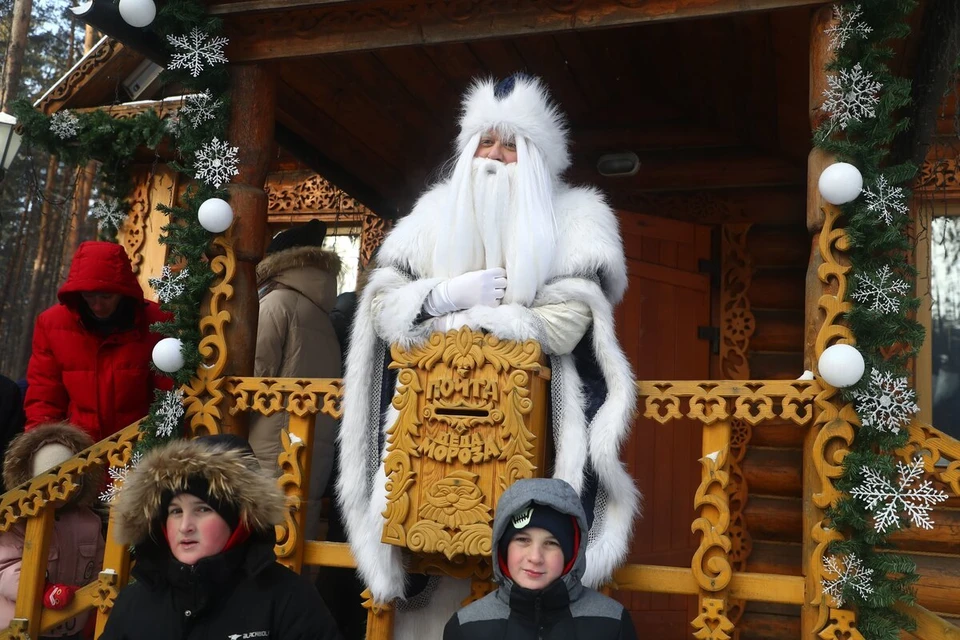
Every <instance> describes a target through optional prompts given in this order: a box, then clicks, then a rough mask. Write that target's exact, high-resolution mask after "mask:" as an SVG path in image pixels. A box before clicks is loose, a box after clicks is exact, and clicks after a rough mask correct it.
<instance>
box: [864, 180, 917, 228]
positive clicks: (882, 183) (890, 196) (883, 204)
mask: <svg viewBox="0 0 960 640" xmlns="http://www.w3.org/2000/svg"><path fill="white" fill-rule="evenodd" d="M863 193H864V195H865V196H866V198H867V210H868V211H873V212H875V213H876V214H877V220H883V221H884V222H885V223H887V224H888V225H890V224H893V216H894V214H900V215H906V214H907V212H909V209H908V208H907V203H906V201H905V200H906V198H905V197H904V194H903V189H901V188H900V187H891V186H890V184H889V183H888V182H887V179H886V178H885V177H884V176H880V177H879V178H878V179H877V187H876V189H865V190H864V192H863Z"/></svg>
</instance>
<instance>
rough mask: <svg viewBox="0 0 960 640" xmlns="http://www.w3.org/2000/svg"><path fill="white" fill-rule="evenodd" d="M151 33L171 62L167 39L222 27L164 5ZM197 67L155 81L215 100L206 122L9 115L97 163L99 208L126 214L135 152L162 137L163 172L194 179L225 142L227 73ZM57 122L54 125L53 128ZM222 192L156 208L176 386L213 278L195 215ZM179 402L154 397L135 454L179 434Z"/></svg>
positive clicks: (28, 131)
mask: <svg viewBox="0 0 960 640" xmlns="http://www.w3.org/2000/svg"><path fill="white" fill-rule="evenodd" d="M150 28H151V29H152V30H154V31H155V32H156V33H157V34H158V35H159V36H160V37H161V39H163V41H164V42H166V43H167V49H168V52H169V53H170V54H171V56H172V55H173V54H174V53H175V52H176V51H177V45H176V43H175V42H173V41H172V39H173V38H179V39H181V41H182V39H183V38H184V37H185V36H186V35H188V34H190V33H191V32H193V31H194V30H199V31H200V32H201V33H203V34H206V36H208V37H210V38H216V37H219V34H220V32H221V30H222V24H221V21H220V20H219V19H216V18H211V17H209V16H207V15H206V9H205V7H204V6H203V4H202V3H201V2H199V1H197V0H170V1H169V2H166V3H164V4H163V7H162V8H161V9H160V11H159V12H158V15H157V18H156V20H155V21H154V23H153V24H152V25H151V26H150ZM181 53H182V48H181ZM207 62H209V61H207ZM169 66H172V65H169ZM199 66H200V67H202V69H199V73H197V74H196V75H194V74H193V73H191V70H190V69H182V68H181V69H168V70H167V71H165V72H164V74H163V75H162V76H161V81H162V83H163V84H164V85H165V86H166V85H171V84H176V85H179V86H182V87H183V88H184V89H185V90H186V92H187V93H193V94H202V93H204V92H209V94H210V95H212V96H213V97H214V98H215V99H214V100H212V101H211V102H210V104H209V114H207V115H208V116H209V117H206V118H188V117H186V116H185V115H184V114H183V113H182V112H181V113H180V115H179V116H178V117H177V118H175V119H168V120H161V118H160V117H159V116H158V115H157V113H156V112H154V111H152V110H150V111H145V112H143V113H140V114H138V115H137V116H135V117H132V118H128V119H115V118H112V117H111V116H110V115H109V114H108V113H107V112H106V111H104V110H94V111H89V112H83V113H72V114H71V113H69V112H68V113H64V112H59V113H58V114H54V116H52V117H47V116H46V115H44V114H42V113H39V112H37V111H35V110H34V109H33V108H32V106H31V105H30V104H29V103H28V102H26V101H20V102H18V103H17V104H16V105H15V106H14V112H15V114H16V116H17V118H18V120H19V122H20V123H22V125H23V131H24V141H25V142H26V143H27V144H31V145H36V146H40V147H42V148H44V149H45V150H46V151H48V152H49V153H51V154H55V155H57V156H58V157H59V158H60V160H61V161H63V162H65V163H67V164H76V165H83V164H85V163H87V162H88V161H89V160H92V159H95V160H98V161H100V163H101V164H100V169H99V176H98V179H99V181H100V183H101V187H100V195H101V196H102V197H103V199H104V202H105V206H106V207H110V206H118V207H119V208H120V209H122V211H124V212H127V211H128V210H129V206H130V203H129V202H128V201H127V198H129V196H130V194H131V193H132V191H133V187H134V183H133V177H132V175H131V173H130V167H131V166H132V164H133V158H134V154H135V152H136V151H137V150H138V149H141V148H144V147H145V148H148V149H156V148H157V147H158V146H159V145H160V143H161V142H162V141H163V140H164V139H170V138H172V139H173V140H174V142H175V144H176V149H177V159H176V160H175V161H174V162H171V163H170V166H171V167H173V168H174V169H176V170H177V171H180V172H181V173H183V174H185V175H188V176H195V175H197V172H198V170H199V168H200V167H198V157H197V152H198V151H199V150H200V149H202V148H203V147H204V145H206V144H208V143H209V142H210V141H211V140H213V139H214V138H217V139H219V140H224V138H225V137H226V132H227V126H228V123H229V113H230V101H229V96H228V88H229V86H228V85H229V76H228V74H227V70H226V67H225V65H224V64H222V63H208V64H203V65H199ZM188 100H189V99H188ZM58 116H59V120H60V122H55V119H57V118H58ZM222 186H223V185H221V188H215V187H213V186H210V185H209V184H206V183H205V182H204V181H203V180H201V179H197V180H195V181H194V182H193V183H192V184H191V185H190V186H189V187H188V188H187V190H186V192H185V194H184V196H183V204H182V206H174V207H165V206H160V207H158V208H159V209H160V210H161V211H162V212H164V213H166V214H167V215H168V216H169V219H170V222H169V224H167V225H165V226H164V227H163V232H164V235H163V236H162V237H161V238H160V242H161V243H162V244H165V245H167V247H168V252H167V264H168V265H170V266H171V268H172V269H173V270H174V271H180V272H182V271H186V275H185V276H184V277H183V278H182V279H181V280H180V281H179V284H180V285H181V286H182V290H180V289H178V292H179V295H176V296H173V297H171V298H170V299H168V300H163V301H161V308H162V309H163V310H164V311H168V312H170V313H172V314H173V319H172V320H171V321H168V322H160V323H157V324H155V325H153V326H152V327H151V329H152V330H154V331H157V332H159V333H160V334H162V335H164V336H166V337H171V338H178V339H179V340H181V341H182V342H183V349H182V353H183V356H184V365H183V367H181V368H180V369H179V370H178V371H176V372H174V373H172V374H165V375H170V376H171V377H172V378H173V379H174V381H175V382H176V385H177V386H178V387H179V386H181V385H184V384H187V383H189V381H190V380H191V378H193V376H194V375H195V373H196V371H197V368H198V367H199V366H200V364H201V360H202V358H201V356H200V351H199V344H200V340H201V339H202V337H203V336H202V334H201V331H200V320H201V303H202V301H203V299H204V296H205V295H206V294H207V291H208V290H209V287H210V285H211V283H212V282H213V279H214V275H213V272H212V271H211V270H210V266H209V258H210V256H209V251H210V243H211V240H212V234H211V233H210V232H209V231H207V230H206V229H204V228H203V227H202V226H201V225H200V223H199V221H198V218H197V212H198V209H199V207H200V205H201V204H202V203H203V202H204V201H205V200H207V199H209V198H214V197H216V198H222V199H227V194H226V192H225V191H224V190H223V188H222ZM106 226H107V228H108V230H109V231H110V232H111V234H110V235H112V239H116V231H117V229H116V227H115V226H114V225H112V224H109V222H108V224H107V225H106ZM180 401H181V396H179V395H177V394H176V393H175V392H173V393H169V394H168V393H167V392H160V391H158V392H156V396H155V399H154V402H153V404H152V405H151V406H150V412H149V414H148V415H147V416H146V418H145V419H144V420H143V421H142V422H141V423H140V430H141V431H142V432H143V438H141V440H140V442H139V444H138V445H137V453H138V454H139V453H142V452H144V451H146V450H147V449H149V448H151V447H153V446H156V445H157V444H160V443H162V442H165V441H168V440H170V439H174V438H178V437H180V436H181V434H182V424H183V416H182V412H180V411H179V407H178V406H177V404H178V403H179V402H180ZM171 415H172V416H173V417H172V418H171Z"/></svg>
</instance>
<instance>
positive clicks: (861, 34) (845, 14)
mask: <svg viewBox="0 0 960 640" xmlns="http://www.w3.org/2000/svg"><path fill="white" fill-rule="evenodd" d="M860 15H861V11H860V5H858V4H855V5H853V6H852V7H850V8H849V9H845V8H843V7H842V6H840V5H837V4H835V5H833V19H834V21H835V22H836V24H835V25H834V26H832V27H830V28H829V29H824V30H823V32H824V33H825V34H827V35H828V36H830V49H831V50H832V51H836V50H837V49H842V48H843V46H844V45H845V44H847V42H849V41H850V40H851V39H852V38H858V39H860V40H863V39H864V38H866V37H867V35H869V34H870V33H872V32H873V27H871V26H870V25H868V24H867V23H866V22H863V21H861V20H860Z"/></svg>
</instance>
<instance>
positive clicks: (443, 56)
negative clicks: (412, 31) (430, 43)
mask: <svg viewBox="0 0 960 640" xmlns="http://www.w3.org/2000/svg"><path fill="white" fill-rule="evenodd" d="M424 51H425V52H426V54H427V56H428V57H429V58H430V59H431V60H432V61H433V64H434V65H436V67H437V69H439V70H440V72H441V73H442V74H443V75H444V76H445V77H446V78H447V80H448V81H449V82H450V83H451V84H452V85H453V86H460V87H463V88H466V87H467V84H468V83H469V82H470V81H471V80H472V79H473V78H475V77H477V76H479V75H483V72H484V68H483V64H482V63H481V62H480V60H478V59H477V57H476V56H475V55H474V54H473V51H471V50H470V47H468V46H467V45H466V44H463V43H459V42H451V43H447V44H444V45H442V46H436V47H425V48H424ZM462 90H463V89H461V92H462Z"/></svg>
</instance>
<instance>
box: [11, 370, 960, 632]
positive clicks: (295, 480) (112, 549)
mask: <svg viewBox="0 0 960 640" xmlns="http://www.w3.org/2000/svg"><path fill="white" fill-rule="evenodd" d="M216 386H217V388H218V389H219V390H220V391H221V392H222V393H223V395H224V397H225V398H230V399H232V406H231V411H232V412H238V411H255V412H258V413H261V414H264V415H271V414H274V413H276V412H279V411H285V412H287V413H288V414H289V428H288V430H287V431H285V432H283V433H282V444H283V450H282V452H281V454H280V459H279V460H280V465H281V476H280V479H279V482H280V483H281V485H282V486H283V488H284V491H285V493H286V494H287V495H288V496H289V498H290V503H291V509H290V515H289V517H288V519H287V522H286V523H285V524H284V525H281V526H279V527H278V528H277V529H278V530H277V547H276V552H277V556H278V558H279V561H280V562H282V563H284V564H286V565H287V566H289V567H291V568H293V569H294V570H298V571H299V570H300V569H301V568H302V567H303V565H322V566H337V567H354V566H355V562H354V560H353V557H352V556H351V554H350V550H349V547H348V546H347V545H346V544H341V543H330V542H317V541H307V542H305V541H304V540H303V538H302V535H301V533H300V532H301V531H302V530H303V516H304V511H303V510H302V509H301V508H300V506H301V504H303V500H304V498H305V495H304V491H305V487H306V486H307V483H306V482H305V479H306V478H308V477H309V472H310V469H309V465H310V459H311V456H310V449H311V446H312V442H313V433H312V424H313V418H314V416H315V414H317V413H324V414H327V415H330V416H333V417H339V412H340V406H339V402H340V394H341V382H340V380H337V379H311V380H296V379H261V378H223V379H221V380H220V384H218V385H216ZM638 389H639V392H640V398H641V404H640V410H639V411H640V413H641V415H643V416H644V417H645V418H649V419H652V420H655V421H657V422H659V423H660V424H662V425H663V428H670V422H671V421H674V420H678V419H694V420H698V421H699V422H700V423H701V424H702V425H703V440H702V452H703V457H702V458H701V459H700V463H701V466H702V477H701V483H700V486H699V488H698V489H697V492H696V497H695V502H694V505H693V506H694V509H695V519H694V520H693V523H692V528H693V530H694V531H696V532H699V533H700V545H699V548H698V549H697V551H696V553H695V554H694V556H693V562H692V565H691V567H690V568H689V569H686V568H680V567H666V566H656V565H627V566H625V567H623V568H622V569H620V570H619V571H618V572H617V573H616V575H615V576H614V579H613V584H612V585H611V587H612V588H614V589H620V590H628V591H644V592H650V593H666V594H682V595H696V596H698V597H699V600H700V615H698V616H697V617H696V619H695V620H693V621H692V623H691V624H692V625H693V635H694V637H696V638H698V639H701V640H704V639H707V640H723V639H726V638H729V637H731V636H732V634H733V630H734V623H733V622H731V620H730V618H729V617H728V607H729V606H730V603H731V601H734V600H736V601H759V602H773V603H781V604H793V605H801V606H807V607H810V606H813V607H818V606H825V608H826V609H827V612H826V616H827V618H828V621H829V624H828V625H827V626H826V628H825V629H824V633H826V635H824V633H821V634H819V636H820V637H821V638H834V637H849V638H859V637H860V636H859V633H858V632H857V631H856V627H855V619H854V617H853V615H852V613H851V612H848V611H844V610H837V609H832V608H829V607H826V605H823V603H822V598H821V594H820V593H819V590H816V592H814V593H809V589H808V587H807V586H806V584H805V578H804V577H803V576H785V575H773V574H761V573H748V572H739V571H736V570H734V568H733V565H734V563H733V558H732V555H733V551H734V545H733V543H732V540H731V521H732V517H733V514H732V513H731V499H730V492H729V491H728V489H729V487H728V483H729V481H730V477H731V462H732V460H733V458H734V454H733V453H732V451H733V450H734V449H736V448H737V447H738V446H740V445H741V444H742V443H739V442H737V438H736V436H735V434H736V430H735V429H734V425H735V424H741V423H742V424H746V425H749V426H750V427H751V428H763V424H764V423H765V422H767V421H771V420H778V421H781V423H782V422H783V421H787V422H789V423H792V424H794V425H796V426H797V428H802V429H814V428H815V426H814V425H815V423H816V422H817V420H816V416H817V412H818V409H817V406H816V400H817V397H818V395H819V394H820V393H821V392H822V391H823V390H822V389H821V387H820V386H819V384H818V383H817V382H813V381H811V382H806V381H775V380H767V381H673V382H639V383H638ZM194 415H196V416H199V417H201V418H209V414H198V413H196V412H195V413H194ZM202 422H203V424H202V425H201V424H200V423H198V424H197V426H198V427H201V428H198V429H195V430H196V431H199V432H210V431H213V430H215V429H210V426H211V425H209V424H207V420H205V419H204V420H203V421H202ZM137 426H138V425H136V424H134V425H131V426H129V427H127V428H126V429H124V430H123V431H121V432H120V433H118V434H116V435H114V436H113V437H111V438H109V439H106V440H104V441H102V442H99V443H97V444H96V445H94V446H93V447H91V448H90V449H87V450H86V451H83V452H81V453H80V454H78V455H77V456H75V457H73V458H71V459H70V460H68V461H66V462H64V463H63V464H62V465H60V466H59V467H57V468H54V469H51V470H50V471H49V472H47V473H45V474H43V475H40V476H37V477H36V478H33V479H32V480H30V481H29V482H27V483H24V484H23V485H21V486H20V487H17V488H16V489H14V490H13V491H9V492H7V493H6V494H4V495H3V496H2V498H0V531H8V530H10V528H11V527H13V526H16V525H18V524H19V523H23V526H24V527H25V547H24V562H23V570H22V572H21V580H20V587H19V589H20V590H19V594H18V598H17V604H16V611H15V616H16V617H15V619H14V621H13V622H12V624H11V625H10V627H9V628H8V629H6V630H4V631H2V632H0V640H4V639H6V638H16V639H25V638H36V637H38V636H39V635H40V633H41V631H42V630H47V629H50V628H52V627H54V626H56V625H57V624H60V623H62V622H63V621H65V620H67V619H69V618H71V617H73V616H75V615H77V614H78V613H80V612H83V611H86V610H91V609H93V610H95V613H96V615H97V631H98V633H99V632H100V631H102V629H103V626H104V624H105V623H106V619H107V616H108V615H109V612H110V609H111V608H112V606H113V603H114V600H115V599H116V596H117V594H118V592H119V590H120V589H121V588H122V587H123V586H124V585H125V584H126V582H127V579H128V576H129V569H130V556H129V552H128V549H126V548H125V547H123V546H121V545H118V544H116V543H115V542H114V541H113V538H112V535H111V531H110V529H112V521H111V524H110V527H109V528H108V540H107V546H106V553H105V557H104V564H103V570H102V571H101V572H100V574H99V576H98V578H97V579H96V580H94V581H93V582H92V583H91V584H89V585H87V586H85V587H83V588H82V589H80V590H79V591H78V592H77V594H76V597H75V599H74V601H73V602H72V603H71V604H70V606H69V607H67V608H66V609H63V610H61V611H52V610H46V609H43V608H42V605H41V596H42V590H43V586H44V580H43V578H44V570H45V566H46V558H47V551H48V546H49V542H50V535H51V532H52V529H53V522H54V517H53V516H54V509H55V508H56V507H57V506H58V505H60V504H62V503H63V502H64V501H65V500H68V499H69V498H70V497H71V496H72V495H73V494H74V493H75V492H76V491H77V490H78V489H79V487H80V483H81V478H82V477H83V476H84V475H85V474H86V473H88V472H90V471H91V470H94V469H100V468H103V467H106V466H110V467H113V468H115V469H124V468H125V467H126V466H127V465H128V464H129V463H130V458H131V454H132V451H133V448H134V445H135V444H136V443H137V441H138V440H139V438H140V433H139V431H138V430H137ZM900 453H901V454H903V455H904V456H914V455H919V456H922V457H923V460H924V463H925V466H926V469H927V471H928V472H929V473H931V474H932V475H933V477H934V478H935V479H936V480H937V481H938V482H940V483H942V485H943V486H944V487H946V488H947V489H948V490H949V491H950V492H951V493H952V494H953V495H954V496H960V443H958V442H957V441H956V440H953V439H952V438H949V437H947V436H945V435H944V434H942V433H941V432H939V431H937V430H936V429H934V428H932V427H930V426H929V425H925V424H921V423H915V424H913V425H911V427H910V441H909V443H908V444H907V446H906V447H905V448H904V449H903V450H902V451H901V452H900ZM842 455H843V454H842V452H839V453H838V452H837V451H834V450H831V454H830V460H829V461H828V460H827V459H826V458H824V459H823V460H822V461H821V465H820V466H821V467H822V468H824V469H826V470H827V471H828V470H829V468H830V466H831V465H830V464H828V462H829V463H837V462H838V461H839V460H841V459H842ZM428 570H429V569H428ZM365 605H366V606H367V607H368V609H369V610H370V613H369V616H370V621H369V624H368V637H370V638H390V637H391V634H392V626H393V625H392V610H391V608H390V607H387V606H375V605H374V603H373V602H372V601H371V600H370V599H369V598H367V602H366V603H365ZM909 613H910V614H911V615H912V616H914V617H915V619H917V621H918V624H919V629H918V631H917V632H916V633H915V635H916V636H917V637H919V638H921V639H928V638H929V639H930V640H933V639H934V638H938V639H947V640H960V631H958V630H957V629H956V627H953V626H951V625H949V624H948V623H946V622H945V621H944V620H943V619H941V618H940V617H938V616H937V615H935V614H933V613H931V612H929V611H926V610H925V609H923V608H921V607H911V608H909ZM838 633H839V634H840V635H839V636H838V635H836V634H838Z"/></svg>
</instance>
